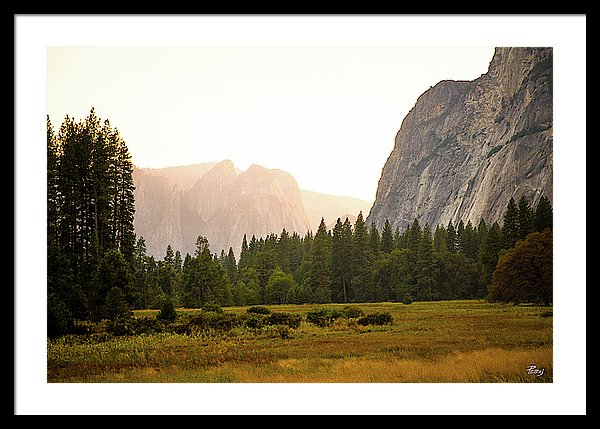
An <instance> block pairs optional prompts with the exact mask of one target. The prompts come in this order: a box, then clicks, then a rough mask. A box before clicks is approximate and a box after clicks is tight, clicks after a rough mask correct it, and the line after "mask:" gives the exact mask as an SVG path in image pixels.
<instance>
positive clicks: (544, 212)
mask: <svg viewBox="0 0 600 429" xmlns="http://www.w3.org/2000/svg"><path fill="white" fill-rule="evenodd" d="M533 228H534V230H535V231H537V232H542V231H544V230H545V229H546V228H550V229H552V206H551V205H550V200H549V199H548V198H547V197H546V196H545V195H542V197H541V198H540V201H539V202H538V205H537V207H536V209H535V213H534V215H533Z"/></svg>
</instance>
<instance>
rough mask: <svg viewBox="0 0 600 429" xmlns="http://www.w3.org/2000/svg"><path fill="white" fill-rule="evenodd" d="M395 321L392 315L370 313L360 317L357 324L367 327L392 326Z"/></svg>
mask: <svg viewBox="0 0 600 429" xmlns="http://www.w3.org/2000/svg"><path fill="white" fill-rule="evenodd" d="M393 321H394V319H393V317H392V315H391V314H390V313H369V314H366V315H364V316H362V317H360V318H359V319H358V320H357V322H356V323H358V324H359V325H362V326H367V325H391V324H392V323H393Z"/></svg>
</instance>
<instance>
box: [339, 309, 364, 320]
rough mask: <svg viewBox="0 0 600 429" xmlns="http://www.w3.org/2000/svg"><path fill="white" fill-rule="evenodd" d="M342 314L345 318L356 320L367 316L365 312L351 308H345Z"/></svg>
mask: <svg viewBox="0 0 600 429" xmlns="http://www.w3.org/2000/svg"><path fill="white" fill-rule="evenodd" d="M340 313H341V315H342V317H345V318H346V319H355V318H357V317H360V316H364V314H365V312H364V311H362V310H361V309H360V308H358V307H350V306H346V307H344V308H343V309H342V310H341V312H340Z"/></svg>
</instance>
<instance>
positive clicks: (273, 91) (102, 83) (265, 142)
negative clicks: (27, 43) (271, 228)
mask: <svg viewBox="0 0 600 429" xmlns="http://www.w3.org/2000/svg"><path fill="white" fill-rule="evenodd" d="M493 51H494V49H493V47H343V46H339V47H278V46H275V47H49V48H48V49H47V110H48V114H49V115H50V118H51V120H52V123H53V125H54V126H55V128H58V127H59V126H60V124H61V122H62V120H63V119H64V117H65V115H69V116H72V117H75V118H84V117H85V116H87V114H88V113H89V111H90V109H91V107H92V106H93V107H95V109H96V113H97V115H98V116H99V117H100V118H102V119H109V121H110V123H111V125H112V126H113V127H116V128H118V129H119V132H120V134H121V136H122V137H123V138H124V140H125V142H126V143H127V146H128V147H129V150H130V152H131V155H132V158H133V162H134V164H135V165H137V166H139V167H166V166H173V165H186V164H192V163H202V162H210V161H220V160H223V159H231V160H232V161H233V163H234V164H235V165H236V166H237V167H239V168H241V169H242V170H246V169H247V168H248V167H249V166H250V165H251V164H260V165H263V166H265V167H268V168H279V169H281V170H284V171H287V172H289V173H291V174H292V175H293V176H294V177H295V178H296V180H297V181H298V184H299V186H300V187H301V188H303V189H309V190H314V191H319V192H324V193H330V194H336V195H348V196H353V197H357V198H362V199H366V200H369V201H373V200H374V198H375V192H376V189H377V182H378V180H379V177H380V175H381V169H382V167H383V165H384V163H385V161H386V159H387V157H388V156H389V154H390V152H391V150H392V148H393V145H394V137H395V135H396V132H397V131H398V129H399V128H400V125H401V123H402V120H403V119H404V117H405V116H406V114H407V113H408V111H409V110H410V109H411V108H412V107H413V106H414V103H415V102H416V100H417V97H418V96H419V95H421V94H422V93H423V92H424V91H425V90H427V89H428V88H429V87H430V86H433V85H435V84H436V83H438V82H439V81H440V80H444V79H454V80H472V79H475V78H477V77H479V76H481V74H483V73H485V72H486V71H487V68H488V65H489V62H490V60H491V59H492V55H493Z"/></svg>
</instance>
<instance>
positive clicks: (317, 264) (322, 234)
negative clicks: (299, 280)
mask: <svg viewBox="0 0 600 429" xmlns="http://www.w3.org/2000/svg"><path fill="white" fill-rule="evenodd" d="M331 254H332V253H331V236H330V235H329V233H328V231H327V227H326V225H325V219H323V218H322V219H321V223H320V224H319V228H318V229H317V233H316V234H315V238H314V242H313V245H312V248H311V253H310V261H311V266H310V272H309V281H310V284H311V287H312V289H313V294H314V299H315V301H316V302H320V303H324V302H330V301H331Z"/></svg>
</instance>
